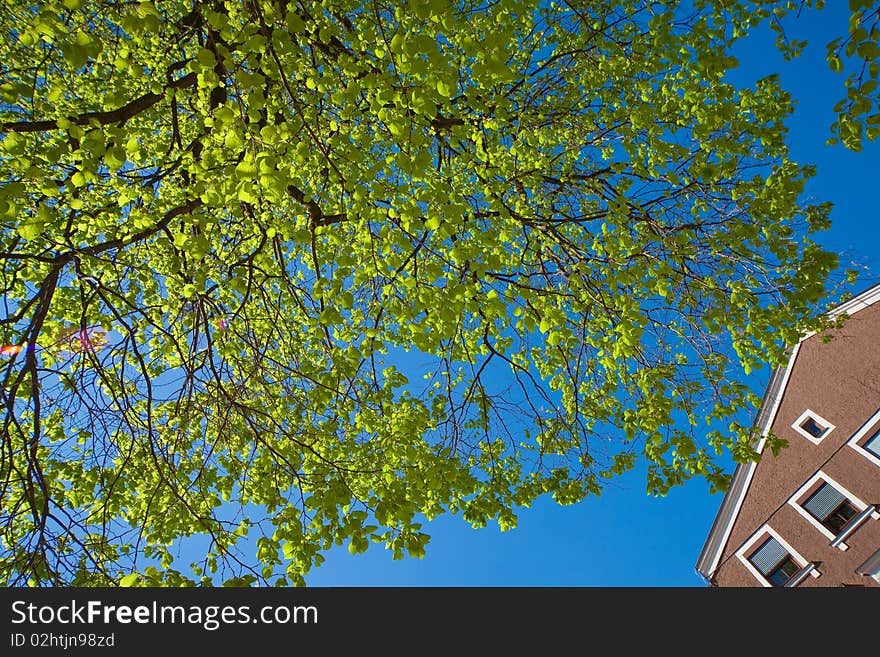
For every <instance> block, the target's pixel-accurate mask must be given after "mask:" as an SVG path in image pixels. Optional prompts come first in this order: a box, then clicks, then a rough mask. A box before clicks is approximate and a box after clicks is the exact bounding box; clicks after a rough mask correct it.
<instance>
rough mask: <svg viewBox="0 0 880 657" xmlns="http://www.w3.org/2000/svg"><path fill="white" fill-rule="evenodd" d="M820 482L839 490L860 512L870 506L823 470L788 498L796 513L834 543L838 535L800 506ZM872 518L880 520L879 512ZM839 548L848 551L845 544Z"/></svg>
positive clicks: (873, 514)
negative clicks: (807, 494)
mask: <svg viewBox="0 0 880 657" xmlns="http://www.w3.org/2000/svg"><path fill="white" fill-rule="evenodd" d="M818 481H822V482H823V483H826V484H828V485H830V486H831V487H832V488H834V489H835V490H837V492H838V493H840V494H841V495H843V496H844V497H845V498H846V499H847V501H848V502H849V503H850V504H852V505H853V506H854V507H856V509H858V510H859V512H862V511H864V510H865V509H866V508H868V505H867V503H866V502H864V501H862V500H861V499H859V498H858V497H856V496H855V495H853V494H852V493H851V492H849V491H848V490H847V489H846V488H844V487H843V486H841V485H840V484H839V483H837V482H836V481H835V480H834V479H832V478H831V477H829V476H828V475H827V474H825V473H824V472H822V471H821V470H819V471H818V472H817V473H816V474H814V475H813V476H812V477H810V478H809V479H808V480H807V481H806V483H804V485H803V486H801V487H800V488H798V489H797V491H796V492H795V494H794V495H792V496H791V497H790V498H788V503H789V504H790V505H791V506H793V507H794V510H795V511H797V512H798V513H799V514H801V515H802V516H803V517H804V518H806V519H807V522H809V523H810V524H811V525H813V527H815V528H816V529H818V530H819V531H820V532H821V533H822V535H823V536H825V537H826V538H827V539H829V540H832V541H833V540H834V539H835V538H837V535H836V534H835V533H834V532H832V531H831V530H830V529H828V528H827V527H826V526H825V525H823V524H822V523H821V522H819V521H818V520H816V518H814V517H813V515H812V514H811V513H810V512H809V511H807V510H806V509H805V508H804V507H802V506H801V505H800V502H801V501H805V500H803V498H804V497H806V492H807V491H808V490H809V489H810V488H812V487H813V485H814V484H815V483H816V482H818ZM871 516H872V517H873V518H875V519H876V518H880V514H878V513H877V512H874V513H872V514H871ZM837 547H838V549H840V550H846V549H847V547H848V546H847V545H846V544H845V543H840V544H839V545H838V546H837Z"/></svg>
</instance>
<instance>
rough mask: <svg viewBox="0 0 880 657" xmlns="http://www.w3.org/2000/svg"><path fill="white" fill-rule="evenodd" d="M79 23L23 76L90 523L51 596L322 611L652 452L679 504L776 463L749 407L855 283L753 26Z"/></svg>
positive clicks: (674, 18)
mask: <svg viewBox="0 0 880 657" xmlns="http://www.w3.org/2000/svg"><path fill="white" fill-rule="evenodd" d="M53 7H54V9H51V10H48V9H44V10H43V11H42V12H41V13H40V14H39V16H38V17H37V18H38V21H37V22H38V23H39V25H41V26H42V27H40V28H39V29H37V28H34V29H33V30H25V31H24V32H23V33H22V34H21V37H20V38H19V39H18V42H16V43H11V42H10V43H6V44H3V45H2V46H0V47H2V48H3V51H2V53H3V61H7V62H16V64H17V66H16V68H15V69H14V70H13V69H12V68H10V71H9V75H8V76H7V78H8V79H4V81H3V84H2V86H0V94H2V99H3V105H2V107H0V110H2V117H0V121H2V122H3V126H4V128H3V134H2V138H0V155H2V159H0V175H2V180H3V185H2V186H0V214H2V217H3V222H4V228H5V233H4V235H5V236H6V237H5V239H6V241H7V242H6V245H5V247H4V252H6V253H7V254H11V255H10V257H9V258H8V259H7V260H6V262H5V267H6V268H7V270H8V272H7V273H8V274H9V276H8V278H7V279H6V280H7V281H8V282H7V283H5V284H6V285H7V289H6V296H7V299H8V301H9V304H10V307H11V308H14V307H23V306H25V305H27V304H28V303H29V302H30V303H31V306H30V307H29V308H28V309H27V310H26V311H25V312H24V314H23V315H22V317H20V318H18V319H17V320H15V321H14V322H12V323H11V325H10V326H9V332H10V335H9V336H8V338H9V339H8V340H5V341H6V342H8V343H9V344H24V343H26V342H27V340H26V339H22V338H23V334H24V333H26V332H27V331H28V330H30V329H29V327H30V328H33V327H36V329H34V330H36V332H37V333H38V336H37V337H38V342H37V344H38V345H40V347H41V349H40V350H37V353H39V359H38V365H37V367H38V368H41V369H37V370H36V374H37V378H38V379H39V380H40V381H41V385H42V386H43V387H42V391H41V390H40V389H37V393H36V395H37V396H38V398H39V399H40V401H41V402H43V401H45V403H41V406H40V408H41V409H45V408H49V407H50V405H54V406H53V409H54V410H52V411H46V412H45V414H44V415H43V416H42V417H41V422H40V430H41V432H42V435H43V436H45V441H44V442H45V443H46V445H47V449H46V450H44V451H43V452H40V453H39V455H38V457H36V458H38V459H39V466H40V468H39V469H40V471H41V472H44V473H45V477H46V478H47V480H49V481H51V482H52V487H51V491H52V500H51V504H50V506H51V505H55V506H57V507H59V508H61V509H63V514H66V515H65V517H71V518H76V519H77V523H79V524H76V523H74V524H72V525H71V526H70V527H62V528H61V529H58V528H55V527H54V526H53V531H55V532H56V533H55V534H53V535H52V536H50V537H48V538H47V541H45V542H52V541H55V542H56V543H57V544H58V545H60V546H61V547H59V548H58V551H57V553H56V556H55V563H54V565H53V566H52V567H53V568H55V571H52V572H50V569H49V567H48V566H40V568H42V570H40V571H39V573H38V576H39V577H40V578H42V580H43V581H52V582H73V583H79V584H84V585H87V584H112V585H129V584H132V585H134V584H137V585H141V584H145V585H162V584H164V585H194V584H197V583H223V584H228V585H248V584H250V583H253V582H255V581H261V582H265V583H271V584H276V583H278V582H283V583H291V584H303V583H304V582H305V578H306V576H307V574H308V572H309V570H310V569H311V568H313V567H315V566H319V565H320V564H321V562H322V561H323V556H322V552H323V551H325V550H327V549H330V548H331V547H333V546H347V547H348V549H349V550H350V551H351V552H352V553H354V554H358V553H361V552H363V551H364V550H366V549H368V547H369V546H370V545H371V544H378V545H382V546H384V547H385V548H387V549H388V551H389V553H390V555H391V556H392V557H393V558H403V557H404V556H406V555H409V556H414V557H420V556H422V555H423V554H424V552H425V547H426V545H427V543H428V540H429V539H428V534H427V533H426V532H424V531H422V529H423V528H422V524H421V523H422V521H423V520H424V519H425V518H427V519H431V518H434V517H436V516H437V515H439V514H442V513H445V512H452V513H459V514H461V516H462V517H463V519H464V520H465V521H466V522H469V523H471V524H472V525H473V526H475V527H481V526H485V525H487V524H488V523H490V522H495V523H497V524H498V525H499V526H500V527H501V528H502V529H505V530H507V529H511V528H513V527H515V525H516V521H517V518H516V509H517V507H520V506H528V505H530V504H531V503H532V502H534V500H535V499H536V498H538V497H540V496H542V495H549V496H552V498H553V499H555V500H556V501H557V502H558V503H560V504H575V503H577V502H579V501H580V500H582V499H583V498H584V497H585V496H586V495H591V494H592V495H595V494H598V493H599V492H600V491H601V488H602V486H603V484H604V483H605V482H606V481H607V480H609V479H612V478H613V477H616V476H619V475H621V474H622V473H624V472H626V471H627V470H629V469H632V468H633V467H634V466H635V464H636V463H637V462H638V460H639V459H644V461H646V462H647V464H648V479H647V481H646V485H647V488H648V490H649V492H651V493H654V494H664V493H665V492H666V491H667V490H669V488H670V487H672V486H674V485H677V484H680V483H682V482H683V481H686V480H687V479H689V478H691V477H703V478H705V479H706V481H707V482H708V483H709V485H710V487H713V488H723V486H724V485H725V483H726V475H725V474H724V473H723V472H722V471H721V469H720V468H719V466H718V465H717V462H716V460H715V457H716V456H717V454H719V453H723V451H724V450H728V451H729V452H730V453H733V454H734V456H735V457H737V458H749V457H751V456H753V454H752V453H751V452H749V445H748V441H746V442H745V443H744V442H743V440H742V434H745V433H747V431H746V428H745V427H740V426H737V425H731V424H730V420H731V418H733V417H736V416H737V414H738V413H740V412H742V411H743V410H748V409H749V408H750V407H751V406H754V405H755V404H756V403H757V400H755V399H754V398H753V395H751V393H749V391H748V390H747V389H746V388H745V387H744V386H741V385H737V384H735V383H734V381H733V380H732V378H733V377H735V375H736V372H737V371H744V370H745V371H748V370H749V369H750V368H753V367H757V366H758V365H759V364H760V363H761V362H762V361H770V362H771V363H772V364H779V363H780V362H782V360H783V358H784V356H785V348H786V346H787V344H790V343H792V342H794V341H796V339H797V337H798V335H799V334H800V332H801V331H803V330H808V329H810V328H815V327H816V326H817V322H816V321H815V320H813V319H812V316H813V314H814V311H815V308H816V306H817V304H818V303H819V302H820V301H821V299H822V297H823V295H824V293H825V288H826V279H827V274H828V272H829V270H831V269H833V268H834V266H835V264H836V263H835V261H834V258H833V256H831V255H830V254H828V253H826V252H824V251H823V250H822V249H820V248H819V247H817V246H816V245H815V244H813V242H812V239H811V237H810V235H811V233H813V232H815V231H818V230H821V229H823V228H825V227H827V207H826V206H823V205H821V204H819V205H815V206H804V205H802V204H801V201H800V195H801V192H802V191H803V189H804V184H805V181H806V180H807V178H809V176H810V175H812V169H811V168H809V167H803V166H800V165H798V164H796V163H794V162H792V161H791V160H790V158H789V156H788V151H787V145H786V143H785V128H784V122H785V120H786V118H787V116H788V114H789V113H790V111H791V99H790V98H789V97H788V96H787V94H785V92H784V91H783V90H782V89H781V88H780V86H779V84H778V80H777V79H775V77H770V78H766V79H764V80H761V81H759V82H758V83H757V84H756V85H755V86H754V87H753V88H746V89H736V88H734V87H732V86H731V85H728V84H725V83H724V82H722V80H723V77H724V72H725V71H726V70H728V69H729V68H731V67H734V66H736V65H737V62H736V61H735V60H734V59H733V58H732V57H731V56H730V55H729V49H730V46H731V43H732V41H731V39H732V37H731V29H730V24H731V23H730V21H733V23H734V24H736V25H737V26H738V27H737V28H736V29H738V30H741V31H742V33H743V34H744V33H746V32H747V29H748V23H749V20H750V17H754V15H753V14H750V13H749V8H750V7H751V8H752V9H754V7H752V5H751V4H750V3H744V4H742V6H740V4H736V5H733V4H731V3H726V6H725V8H724V9H723V10H722V9H719V10H718V11H716V9H715V7H714V6H713V5H712V4H711V3H704V5H701V8H700V9H699V10H698V11H696V13H691V11H690V10H688V11H684V10H683V9H682V8H680V7H678V5H677V3H675V2H669V3H653V4H652V5H651V7H650V10H651V11H647V10H646V9H645V7H643V6H642V3H639V2H610V1H603V2H599V3H593V4H590V5H588V6H585V7H582V8H579V9H578V10H575V9H574V8H571V7H567V6H557V5H549V4H547V3H538V2H531V1H513V0H511V1H508V2H504V3H494V4H492V3H490V4H489V5H485V6H484V5H482V4H478V3H465V4H464V5H462V4H460V3H459V4H457V5H454V6H453V5H450V4H449V3H446V2H441V1H435V0H427V1H423V2H418V3H414V4H413V5H412V7H411V11H405V10H404V9H403V8H402V7H397V6H375V7H374V6H371V7H370V8H369V11H366V10H365V8H364V7H363V6H361V5H360V4H358V3H356V2H349V1H347V0H345V1H342V2H338V3H334V6H333V7H332V9H331V8H330V7H329V6H316V7H309V8H308V11H306V9H304V8H302V7H301V6H299V5H297V6H296V7H294V6H293V5H292V4H291V5H288V6H287V8H286V10H285V12H286V13H284V14H283V15H282V12H281V11H279V8H278V5H277V3H271V2H266V1H258V2H253V3H239V2H231V1H230V2H221V3H215V4H214V5H212V6H211V7H210V8H209V7H205V6H202V5H198V6H193V5H192V3H185V2H182V1H177V0H172V1H169V2H163V3H138V4H136V5H106V3H105V4H100V5H98V4H97V3H89V2H85V3H76V2H75V3H69V6H68V5H65V6H64V8H63V9H62V8H61V7H62V5H60V4H57V3H56V4H54V5H53ZM17 11H18V14H16V15H15V16H10V17H3V18H2V19H0V20H3V21H6V22H5V23H4V25H5V26H7V27H9V29H17V28H14V26H13V23H16V22H17V23H22V24H30V23H33V22H34V20H31V19H34V17H35V14H34V11H35V10H32V9H28V8H26V7H21V8H19V9H18V10H17ZM66 12H73V13H72V14H71V16H72V18H71V19H70V20H73V21H74V22H75V24H76V25H77V26H79V29H78V30H67V31H64V30H62V29H61V27H63V26H64V25H65V21H67V20H68V13H66ZM89 12H91V13H89ZM652 12H653V16H652ZM98 14H100V18H101V19H100V20H98V19H97V18H90V19H87V18H86V16H97V15H98ZM62 17H64V20H62ZM40 30H42V31H40ZM50 33H51V38H50ZM28 35H30V38H25V37H26V36H28ZM857 35H858V34H857ZM43 37H46V38H45V39H44V38H43ZM866 38H868V39H870V38H871V37H870V35H868V36H867V37H866ZM50 42H51V43H52V44H55V43H57V44H58V45H57V47H55V45H52V46H50V45H49V44H50ZM169 44H174V45H173V47H171V46H169ZM863 51H864V53H865V54H866V55H870V53H869V52H867V51H866V50H865V49H864V48H863ZM39 67H42V68H39ZM38 68H39V70H40V71H41V72H40V74H39V76H37V75H36V71H37V70H38ZM872 120H873V119H870V117H869V118H866V122H868V123H870V122H871V121H872ZM42 121H45V122H47V123H41V122H42ZM11 126H14V127H11ZM25 259H30V261H28V262H27V265H28V266H25V267H22V266H21V265H20V263H21V262H22V261H23V260H25ZM32 299H34V301H31V300H32ZM40 318H42V319H40ZM40 322H42V323H40ZM100 326H103V327H107V329H109V330H108V332H107V334H106V335H105V336H103V340H102V341H100V342H96V341H95V340H94V339H92V338H90V334H86V335H85V336H84V337H85V338H87V339H89V340H91V341H90V342H87V343H81V346H82V348H81V349H69V347H70V346H71V344H72V343H70V340H72V339H73V338H74V337H75V333H74V332H71V331H72V328H71V327H75V328H79V330H82V329H83V328H89V327H100ZM75 328H74V329H73V330H75ZM6 337H7V336H4V339H5V338H6ZM56 344H57V345H65V344H66V345H67V347H68V348H67V349H64V348H62V349H55V348H52V347H51V345H56ZM43 347H45V348H43ZM98 347H100V348H98ZM16 356H17V359H16V360H15V361H13V367H12V368H10V370H9V371H12V372H14V373H20V372H23V371H24V370H22V368H24V367H30V365H27V364H26V361H23V360H22V359H21V354H16ZM16 368H17V369H16ZM50 368H54V369H51V371H50ZM27 380H29V379H27V378H26V377H20V378H19V379H11V381H13V385H14V386H17V388H16V393H15V399H16V400H20V401H21V406H18V405H16V407H15V409H14V412H13V414H14V415H15V419H16V422H14V423H12V424H11V426H13V428H15V430H16V431H19V434H20V435H18V436H17V438H16V440H17V441H18V442H17V443H15V444H17V445H24V444H27V441H26V439H25V434H28V432H29V431H32V427H33V426H34V424H33V422H34V417H33V413H34V410H35V408H36V406H35V404H34V399H33V397H34V394H35V393H34V392H33V390H32V389H30V388H29V387H28V386H26V385H24V384H23V383H21V382H22V381H27ZM15 381H18V383H14V382H15ZM44 398H45V399H44ZM50 398H51V402H50ZM16 403H17V404H18V401H17V402H16ZM61 407H63V408H64V409H65V413H61V412H57V411H59V409H60V408H61ZM41 412H43V411H42V410H41ZM707 424H708V425H709V426H708V427H707ZM719 425H720V426H721V427H723V431H719V430H718V429H717V427H718V426H719ZM18 427H21V429H18ZM704 434H707V435H704ZM50 448H51V449H50ZM13 455H14V458H15V459H19V460H21V459H23V460H24V461H23V463H25V465H27V460H28V459H33V458H35V457H33V456H32V455H31V454H30V452H25V451H23V450H21V449H19V451H16V452H13ZM3 467H7V466H5V465H4V466H3ZM20 471H29V470H28V468H27V467H24V466H22V469H21V470H20ZM31 471H35V469H34V468H33V467H32V468H31ZM3 472H5V473H9V472H11V470H9V469H7V470H4V471H3ZM22 490H24V489H22ZM28 501H33V500H25V499H24V498H21V499H19V500H18V501H12V502H9V503H8V504H11V505H12V506H9V507H3V508H4V511H3V513H6V514H8V517H9V518H10V522H9V523H8V524H7V530H5V531H6V532H7V533H5V534H4V535H3V539H4V541H5V544H6V545H15V546H18V547H16V550H17V551H16V555H17V557H16V558H18V559H19V562H18V563H20V564H29V563H30V564H33V563H36V560H34V559H31V555H32V551H31V550H30V548H29V547H28V546H29V545H30V542H31V541H32V540H34V537H35V536H36V534H35V533H34V532H38V531H39V529H38V528H37V527H36V526H35V525H34V524H33V522H32V520H33V518H32V516H29V515H28V514H25V513H19V512H17V511H14V509H16V508H25V506H26V504H27V502H28ZM19 502H20V503H21V504H20V505H19V506H15V505H16V504H19ZM4 504H6V502H5V500H4ZM9 509H12V511H10V510H9ZM99 519H100V520H99ZM108 528H109V529H108ZM86 534H87V535H88V538H89V540H88V541H85V540H84V539H85V537H86ZM74 539H77V540H79V542H77V540H74ZM201 539H203V540H204V541H205V543H206V545H207V547H204V546H202V548H200V549H202V554H204V558H203V559H200V560H198V561H194V562H192V563H181V559H179V558H176V556H175V555H176V554H178V553H179V550H178V549H177V548H181V549H185V548H186V547H187V546H188V545H189V543H188V542H189V541H196V540H201ZM83 546H86V547H83ZM172 548H173V549H172ZM89 559H91V561H90V560H89ZM137 559H140V561H137V564H138V565H137V572H134V570H133V569H134V568H135V563H136V560H137ZM143 559H147V560H148V561H150V564H151V565H148V566H143V565H142V561H143ZM41 563H42V562H41ZM95 564H100V566H97V565H95ZM16 568H17V570H15V569H13V570H14V572H13V574H12V575H11V576H10V580H12V579H15V577H18V576H19V574H22V576H24V573H25V571H27V570H28V568H30V569H31V571H30V572H28V573H27V575H28V576H30V575H33V574H34V572H35V571H36V570H37V567H36V566H16ZM255 578H256V579H255ZM260 578H262V579H260Z"/></svg>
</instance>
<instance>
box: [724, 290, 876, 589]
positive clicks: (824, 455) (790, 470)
mask: <svg viewBox="0 0 880 657" xmlns="http://www.w3.org/2000/svg"><path fill="white" fill-rule="evenodd" d="M830 334H831V335H833V339H832V340H831V342H829V343H826V344H823V343H822V341H821V340H820V338H819V336H813V337H811V338H808V339H807V340H805V341H804V342H802V343H801V345H800V349H799V351H798V354H797V356H796V359H795V362H794V366H793V368H792V372H791V376H790V378H789V381H788V385H787V386H786V388H785V390H784V392H783V396H782V400H781V403H780V406H779V411H778V413H777V416H776V419H775V421H774V423H773V432H774V433H775V434H776V435H777V436H780V437H782V438H785V439H786V440H788V442H789V447H788V448H787V449H783V450H782V451H781V452H780V454H779V456H777V457H774V456H773V455H772V453H770V451H769V450H768V451H767V452H766V453H765V454H764V455H763V458H762V460H761V462H760V463H759V464H758V466H757V468H756V470H755V473H754V477H753V479H752V483H751V485H750V486H749V489H748V491H747V493H746V497H745V500H744V502H743V505H742V508H741V510H740V513H739V515H738V517H737V519H736V520H735V522H734V526H733V530H732V532H731V534H730V538H729V540H728V542H727V545H726V546H725V548H724V552H723V555H722V559H721V562H720V565H719V567H718V569H717V570H716V575H715V581H716V582H717V584H718V585H719V586H760V584H759V583H758V582H757V581H756V579H755V578H754V577H753V576H752V575H751V573H749V571H747V570H746V568H745V567H744V566H743V565H742V563H741V562H740V561H739V559H737V558H736V556H735V552H736V551H737V549H739V547H740V546H741V545H742V544H743V543H744V542H745V541H746V540H747V539H748V538H749V537H750V536H752V534H753V533H754V532H755V531H756V530H757V529H758V528H760V527H761V526H763V525H764V524H765V523H767V524H769V525H770V526H771V527H772V528H773V529H775V530H776V531H777V532H778V533H779V534H780V535H781V536H782V538H783V539H785V540H786V541H787V542H788V543H789V544H790V545H791V546H792V547H793V548H795V549H796V550H797V551H799V552H800V553H801V555H802V556H803V557H804V558H805V559H807V560H808V561H821V562H822V563H821V565H820V566H819V570H820V572H821V573H822V575H821V577H819V578H815V579H814V578H812V577H811V578H808V579H807V580H806V581H804V582H803V583H802V584H801V585H800V586H837V585H841V584H844V583H846V584H863V585H869V586H877V585H878V584H877V582H876V581H875V580H873V579H872V578H870V577H864V576H861V575H856V574H855V569H856V567H858V566H859V565H860V564H861V563H862V562H863V561H865V559H867V558H868V557H869V556H870V555H871V554H872V553H873V552H874V551H876V550H877V549H878V548H880V520H874V519H869V520H868V521H867V522H866V523H864V524H863V525H862V526H861V527H860V528H859V529H858V530H857V531H856V532H855V534H853V535H852V536H851V537H850V538H849V539H848V540H847V541H846V543H847V545H848V546H849V549H848V550H846V551H841V550H838V549H837V548H832V547H830V546H829V544H828V543H829V539H828V538H827V537H826V536H825V535H823V534H822V533H820V532H819V530H818V529H816V527H814V526H813V525H812V524H810V523H809V522H808V521H807V520H806V519H805V518H804V517H803V516H801V515H800V514H799V513H797V511H796V510H795V509H794V508H792V507H791V506H790V505H789V504H787V501H788V499H789V498H790V497H791V495H792V494H794V492H795V491H796V490H797V489H799V488H800V487H801V486H802V485H803V484H804V483H805V482H806V481H807V480H808V479H810V478H811V477H812V476H813V475H814V474H815V473H816V472H817V471H819V470H822V471H823V472H824V473H825V474H827V475H828V476H830V477H831V478H832V479H834V480H835V481H837V482H838V483H839V484H840V485H842V486H843V487H845V488H846V489H848V490H849V491H850V492H851V493H852V494H853V495H855V496H856V497H858V498H860V499H861V500H862V501H864V502H866V503H868V504H872V503H874V504H877V503H880V467H878V466H877V465H875V464H874V463H872V462H871V461H868V460H867V459H866V458H864V456H862V455H861V454H859V453H858V452H856V451H855V450H853V449H852V448H851V447H849V446H848V445H846V442H847V441H848V440H849V439H850V438H851V437H852V435H853V434H854V433H855V432H856V431H858V430H859V429H860V428H861V427H862V426H863V424H864V423H865V422H866V421H867V420H868V418H870V417H871V416H872V415H873V414H874V413H876V412H877V410H878V409H880V303H875V304H874V305H872V306H870V307H868V308H865V309H863V310H860V311H859V312H857V313H856V314H855V315H853V316H851V317H849V318H848V320H847V322H846V323H845V325H844V327H843V328H841V329H837V330H834V331H833V332H831V333H830ZM808 408H809V409H810V410H812V411H814V412H816V413H818V414H819V415H820V416H821V417H823V418H824V419H826V420H828V421H829V422H831V423H832V424H834V425H836V427H835V429H834V430H833V431H832V432H831V433H830V434H828V435H827V436H826V437H825V438H824V439H823V440H822V442H821V443H820V444H818V445H815V444H813V443H812V442H810V441H809V440H807V439H806V438H804V437H803V436H802V435H801V434H799V433H797V432H796V431H795V430H794V429H792V428H791V425H792V424H793V423H794V422H795V420H797V418H798V417H799V416H800V415H801V413H803V412H804V411H805V410H806V409H808Z"/></svg>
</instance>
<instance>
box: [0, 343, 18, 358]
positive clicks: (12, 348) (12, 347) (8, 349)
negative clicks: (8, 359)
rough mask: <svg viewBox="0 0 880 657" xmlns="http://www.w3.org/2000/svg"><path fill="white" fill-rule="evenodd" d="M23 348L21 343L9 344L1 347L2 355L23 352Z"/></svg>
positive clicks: (13, 354) (0, 353) (0, 352)
mask: <svg viewBox="0 0 880 657" xmlns="http://www.w3.org/2000/svg"><path fill="white" fill-rule="evenodd" d="M21 349H22V347H21V345H20V344H8V345H5V346H3V347H0V356H15V355H16V354H18V353H20V352H21Z"/></svg>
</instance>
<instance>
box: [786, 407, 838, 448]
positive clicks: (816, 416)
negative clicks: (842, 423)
mask: <svg viewBox="0 0 880 657" xmlns="http://www.w3.org/2000/svg"><path fill="white" fill-rule="evenodd" d="M807 418H811V419H812V420H813V421H814V422H815V423H816V424H820V425H822V426H823V427H828V428H827V429H826V430H825V433H823V434H822V435H821V436H819V437H818V438H816V436H814V435H813V434H811V433H810V432H809V431H807V430H806V429H804V428H803V427H801V425H802V424H803V423H804V420H806V419H807ZM791 428H792V429H794V430H795V431H797V432H798V433H799V434H800V435H802V436H803V437H804V438H806V439H807V440H809V441H810V442H811V443H813V444H814V445H818V444H819V443H821V442H822V441H823V440H825V439H826V438H827V437H828V436H829V434H830V433H831V432H832V431H834V429H836V428H837V427H836V425H834V424H831V422H829V421H828V420H826V419H825V418H824V417H822V416H821V415H819V414H818V413H817V412H816V411H811V410H810V409H809V408H808V409H807V410H805V411H804V412H803V413H801V415H800V417H798V419H797V420H795V421H794V424H792V425H791Z"/></svg>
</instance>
